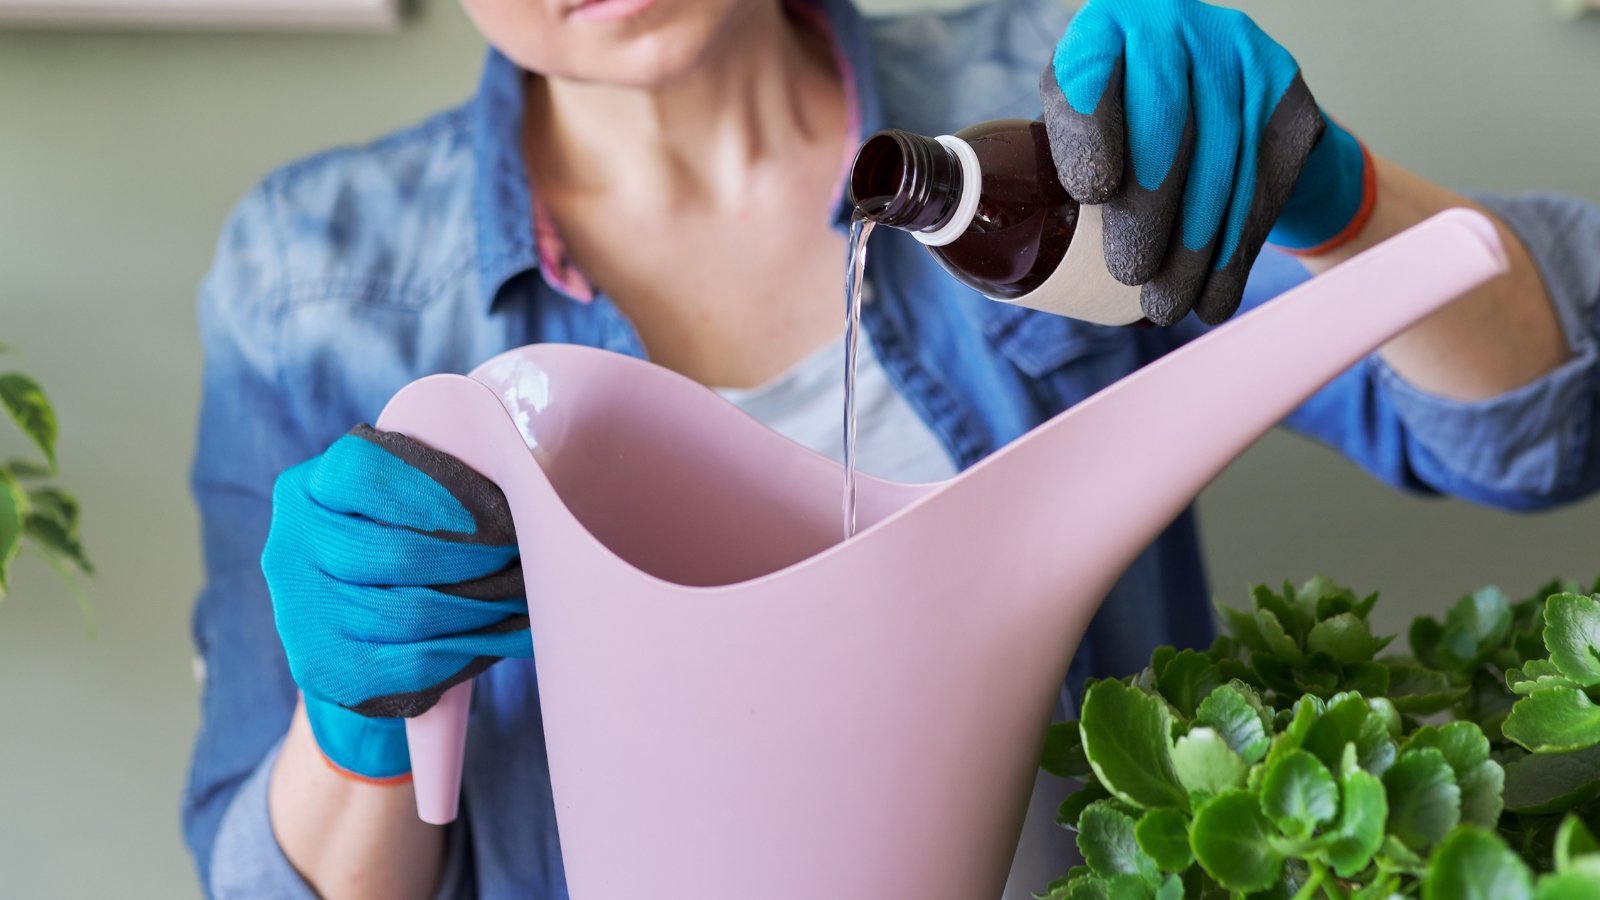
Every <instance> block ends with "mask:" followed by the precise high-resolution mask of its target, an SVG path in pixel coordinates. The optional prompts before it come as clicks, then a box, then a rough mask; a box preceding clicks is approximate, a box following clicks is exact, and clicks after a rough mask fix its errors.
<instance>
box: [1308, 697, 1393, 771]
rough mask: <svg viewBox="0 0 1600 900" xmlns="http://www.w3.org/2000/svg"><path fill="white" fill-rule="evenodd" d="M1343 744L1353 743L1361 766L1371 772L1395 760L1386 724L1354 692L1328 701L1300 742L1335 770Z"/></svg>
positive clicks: (1381, 768) (1382, 768) (1383, 768)
mask: <svg viewBox="0 0 1600 900" xmlns="http://www.w3.org/2000/svg"><path fill="white" fill-rule="evenodd" d="M1345 744H1355V745H1356V755H1357V757H1358V758H1359V759H1360V760H1361V768H1363V769H1366V770H1367V771H1368V772H1371V773H1372V774H1374V775H1382V774H1383V773H1384V771H1385V770H1386V769H1388V768H1389V766H1390V765H1391V764H1393V762H1394V754H1395V748H1394V742H1393V741H1391V740H1390V739H1389V727H1388V725H1387V724H1386V723H1385V722H1384V720H1383V717H1382V716H1380V715H1378V714H1376V713H1374V712H1373V711H1372V707H1371V706H1369V705H1368V704H1367V701H1366V700H1364V699H1362V698H1361V697H1360V696H1359V695H1357V694H1346V695H1344V696H1342V697H1338V698H1335V700H1334V701H1333V702H1332V703H1329V704H1328V708H1327V711H1326V712H1324V713H1323V714H1322V716H1321V717H1319V718H1318V719H1317V720H1316V721H1315V722H1313V723H1312V725H1311V728H1310V730H1309V731H1308V732H1307V734H1306V739H1305V743H1304V744H1303V745H1302V746H1303V747H1304V748H1305V749H1306V750H1308V751H1310V752H1311V753H1312V754H1313V755H1315V756H1316V757H1317V758H1318V759H1320V760H1322V764H1323V765H1324V766H1326V767H1328V769H1330V770H1334V769H1337V768H1338V766H1339V761H1340V760H1341V759H1342V758H1343V756H1344V745H1345Z"/></svg>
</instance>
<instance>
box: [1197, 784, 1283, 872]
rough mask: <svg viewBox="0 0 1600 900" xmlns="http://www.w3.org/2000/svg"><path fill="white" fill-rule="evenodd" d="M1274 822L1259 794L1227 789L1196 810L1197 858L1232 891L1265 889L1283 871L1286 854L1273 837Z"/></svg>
mask: <svg viewBox="0 0 1600 900" xmlns="http://www.w3.org/2000/svg"><path fill="white" fill-rule="evenodd" d="M1272 835H1273V827H1272V823H1271V822H1270V821H1268V820H1267V817H1266V816H1265V815H1264V814H1263V813H1262V812H1261V804H1260V803H1258V802H1257V800H1256V796H1255V795H1254V794H1251V793H1249V792H1246V791H1226V792H1224V793H1221V794H1218V795H1217V796H1216V797H1214V798H1212V799H1211V801H1210V802H1208V803H1207V804H1206V805H1205V806H1202V807H1200V809H1199V810H1198V811H1197V812H1196V813H1195V816H1194V829H1193V831H1192V832H1191V833H1190V842H1191V844H1192V846H1193V847H1194V855H1195V859H1196V860H1198V861H1199V863H1200V866H1201V868H1203V869H1205V870H1206V873H1207V874H1209V875H1210V876H1211V877H1212V878H1215V879H1216V880H1217V883H1218V884H1220V885H1222V886H1223V887H1225V888H1227V889H1228V890H1230V891H1264V890H1266V889H1267V888H1269V887H1272V886H1273V885H1274V884H1276V883H1277V881H1278V878H1279V877H1280V876H1281V875H1282V874H1283V863H1284V857H1283V854H1281V853H1279V852H1278V851H1277V849H1275V848H1274V846H1273V842H1272V841H1271V840H1270V838H1271V837H1272Z"/></svg>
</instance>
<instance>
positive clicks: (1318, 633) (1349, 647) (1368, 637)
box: [1306, 612, 1394, 665]
mask: <svg viewBox="0 0 1600 900" xmlns="http://www.w3.org/2000/svg"><path fill="white" fill-rule="evenodd" d="M1392 640H1394V638H1392V637H1389V638H1375V637H1373V636H1372V629H1371V628H1370V627H1369V626H1368V625H1367V623H1366V620H1364V619H1361V618H1358V617H1357V616H1356V615H1355V614H1354V613H1348V612H1346V613H1340V614H1338V615H1336V616H1334V617H1332V618H1329V619H1323V620H1322V621H1321V622H1318V623H1317V624H1316V625H1314V626H1312V628H1311V632H1310V633H1309V634H1307V635H1306V649H1307V650H1310V651H1311V652H1313V653H1326V654H1328V655H1329V656H1331V657H1333V658H1334V659H1335V660H1336V661H1338V662H1340V663H1344V664H1347V665H1348V664H1352V663H1360V662H1366V661H1368V660H1370V659H1372V658H1373V657H1374V656H1376V655H1377V654H1378V651H1379V650H1382V649H1383V648H1384V647H1387V646H1388V645H1389V642H1390V641H1392Z"/></svg>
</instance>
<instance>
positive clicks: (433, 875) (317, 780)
mask: <svg viewBox="0 0 1600 900" xmlns="http://www.w3.org/2000/svg"><path fill="white" fill-rule="evenodd" d="M267 806H268V811H269V814H270V816H271V818H272V831H273V834H274V835H275V836H276V837H277V839H278V845H279V846H280V847H282V848H283V852H284V855H285V856H287V857H288V858H289V862H290V863H291V864H292V865H293V866H294V867H295V870H296V871H298V872H299V873H300V874H301V876H302V877H304V878H305V879H306V881H308V882H309V883H310V884H311V886H312V888H313V889H314V890H316V892H317V893H318V895H319V896H321V897H323V898H326V900H354V898H369V897H371V898H382V900H404V898H411V897H417V898H426V897H429V896H432V894H433V891H434V889H435V886H436V884H437V882H438V880H439V869H440V865H441V863H442V861H443V855H444V829H443V828H442V827H440V826H437V825H428V824H426V823H424V822H423V821H422V820H420V819H418V818H417V806H416V795H415V793H414V792H413V790H412V787H411V783H410V782H405V783H403V784H399V785H373V784H363V783H360V782H357V781H353V780H351V779H349V778H346V777H344V776H342V775H340V774H338V773H337V772H334V771H333V770H332V769H330V768H329V767H328V764H327V762H326V761H325V760H324V759H323V757H322V753H321V751H320V750H318V749H317V744H316V740H315V738H313V737H312V735H311V725H310V723H309V722H308V721H307V720H306V714H305V704H304V703H302V704H300V705H299V706H297V707H296V708H295V712H294V720H293V721H292V723H291V724H290V726H289V734H288V736H287V737H285V738H284V742H283V749H282V750H281V751H279V754H278V761H277V765H276V766H274V768H273V771H272V781H271V784H270V785H269V787H268V800H267Z"/></svg>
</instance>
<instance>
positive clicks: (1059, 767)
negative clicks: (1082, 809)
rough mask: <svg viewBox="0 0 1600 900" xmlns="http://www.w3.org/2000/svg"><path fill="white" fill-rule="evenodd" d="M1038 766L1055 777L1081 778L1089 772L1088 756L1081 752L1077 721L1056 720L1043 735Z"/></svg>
mask: <svg viewBox="0 0 1600 900" xmlns="http://www.w3.org/2000/svg"><path fill="white" fill-rule="evenodd" d="M1039 766H1040V768H1042V769H1044V770H1045V771H1046V772H1049V773H1050V774H1051V775H1054V776H1056V777H1057V778H1083V777H1084V776H1086V775H1088V774H1089V772H1090V769H1089V758H1088V757H1087V756H1085V755H1084V753H1083V737H1082V735H1081V734H1080V732H1079V729H1078V723H1077V722H1057V723H1055V724H1053V725H1051V726H1050V730H1049V731H1047V732H1046V733H1045V737H1044V754H1043V757H1042V759H1041V760H1040V762H1039Z"/></svg>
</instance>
